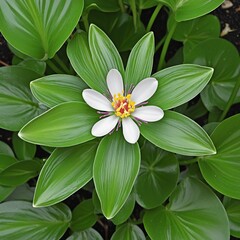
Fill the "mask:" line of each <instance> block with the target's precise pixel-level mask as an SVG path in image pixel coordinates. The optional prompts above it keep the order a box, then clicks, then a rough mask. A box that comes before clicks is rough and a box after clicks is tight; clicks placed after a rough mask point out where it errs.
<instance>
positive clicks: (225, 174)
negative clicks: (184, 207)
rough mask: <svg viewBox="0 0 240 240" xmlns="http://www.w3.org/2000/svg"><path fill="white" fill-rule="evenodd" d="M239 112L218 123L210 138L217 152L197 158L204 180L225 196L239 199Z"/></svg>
mask: <svg viewBox="0 0 240 240" xmlns="http://www.w3.org/2000/svg"><path fill="white" fill-rule="evenodd" d="M239 122H240V114H237V115H234V116H232V117H230V118H228V119H226V120H224V121H223V122H222V123H220V124H219V125H218V126H217V127H216V128H215V130H214V131H213V133H212V135H211V138H212V140H213V142H214V144H215V146H216V149H217V154H216V155H214V156H206V157H204V158H202V159H199V166H200V169H201V172H202V174H203V177H204V178H205V180H206V181H207V182H208V183H209V184H210V185H211V186H212V187H213V188H215V189H216V190H217V191H219V192H221V193H223V194H224V195H226V196H229V197H232V198H237V199H240V190H239V181H240V129H239V127H238V125H239Z"/></svg>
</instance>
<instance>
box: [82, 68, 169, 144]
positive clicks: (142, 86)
mask: <svg viewBox="0 0 240 240" xmlns="http://www.w3.org/2000/svg"><path fill="white" fill-rule="evenodd" d="M107 86H108V90H109V93H110V97H109V99H108V98H107V97H105V96H104V95H102V94H101V93H99V92H97V91H95V90H93V89H85V90H84V91H83V93H82V96H83V99H84V100H85V102H86V103H87V104H88V105H89V106H90V107H92V108H94V109H96V110H98V113H100V114H102V115H101V116H100V118H101V120H99V121H98V122H96V123H95V124H94V125H93V127H92V135H93V136H95V137H102V136H104V135H106V134H108V133H111V132H112V131H114V129H115V128H116V130H118V129H119V127H121V126H122V127H123V135H124V138H125V139H126V141H127V142H129V143H132V144H134V143H136V142H137V140H138V138H139V136H140V130H139V127H138V125H141V123H142V122H144V123H147V122H155V121H159V120H160V119H162V118H163V116H164V113H163V110H162V109H161V108H159V107H156V106H143V105H145V104H147V102H146V101H147V100H148V99H149V98H151V97H152V96H153V94H154V93H155V92H156V90H157V87H158V81H157V80H156V79H155V78H152V77H150V78H145V79H143V80H142V81H141V82H139V83H138V84H137V85H136V87H135V88H133V89H132V88H131V89H130V90H128V92H125V91H124V86H123V79H122V76H121V74H120V72H119V71H118V70H117V69H111V70H110V71H109V73H108V74H107Z"/></svg>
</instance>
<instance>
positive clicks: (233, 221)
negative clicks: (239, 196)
mask: <svg viewBox="0 0 240 240" xmlns="http://www.w3.org/2000/svg"><path fill="white" fill-rule="evenodd" d="M223 205H224V207H225V209H226V211H227V215H228V219H229V222H230V231H231V235H232V236H234V237H237V238H239V237H240V201H239V200H235V199H232V198H228V197H224V200H223Z"/></svg>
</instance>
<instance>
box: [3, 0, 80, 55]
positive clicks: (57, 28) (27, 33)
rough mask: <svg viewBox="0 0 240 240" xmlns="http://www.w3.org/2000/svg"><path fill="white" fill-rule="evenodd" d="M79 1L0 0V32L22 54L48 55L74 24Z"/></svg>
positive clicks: (78, 11)
mask: <svg viewBox="0 0 240 240" xmlns="http://www.w3.org/2000/svg"><path fill="white" fill-rule="evenodd" d="M83 3H84V1H83V0H71V1H65V0H58V1H54V0H36V1H32V0H22V1H18V0H11V1H8V0H2V1H0V22H1V32H2V34H3V35H4V37H5V38H6V39H7V41H8V42H9V43H10V44H11V45H13V46H14V47H15V48H16V49H17V50H19V51H21V52H23V53H24V54H26V55H28V56H31V57H33V58H38V59H47V58H52V57H53V56H54V55H55V53H56V52H57V51H58V50H59V49H60V48H61V46H62V45H63V43H64V42H65V41H66V40H67V38H68V37H69V36H70V34H71V32H72V31H73V29H74V27H75V26H76V24H77V22H78V20H79V18H80V16H81V13H82V10H83Z"/></svg>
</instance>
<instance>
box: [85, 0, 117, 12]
mask: <svg viewBox="0 0 240 240" xmlns="http://www.w3.org/2000/svg"><path fill="white" fill-rule="evenodd" d="M91 9H98V10H100V11H103V12H117V11H119V10H120V6H119V4H118V1H117V0H108V1H102V0H85V1H84V12H85V11H90V10H91Z"/></svg>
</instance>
